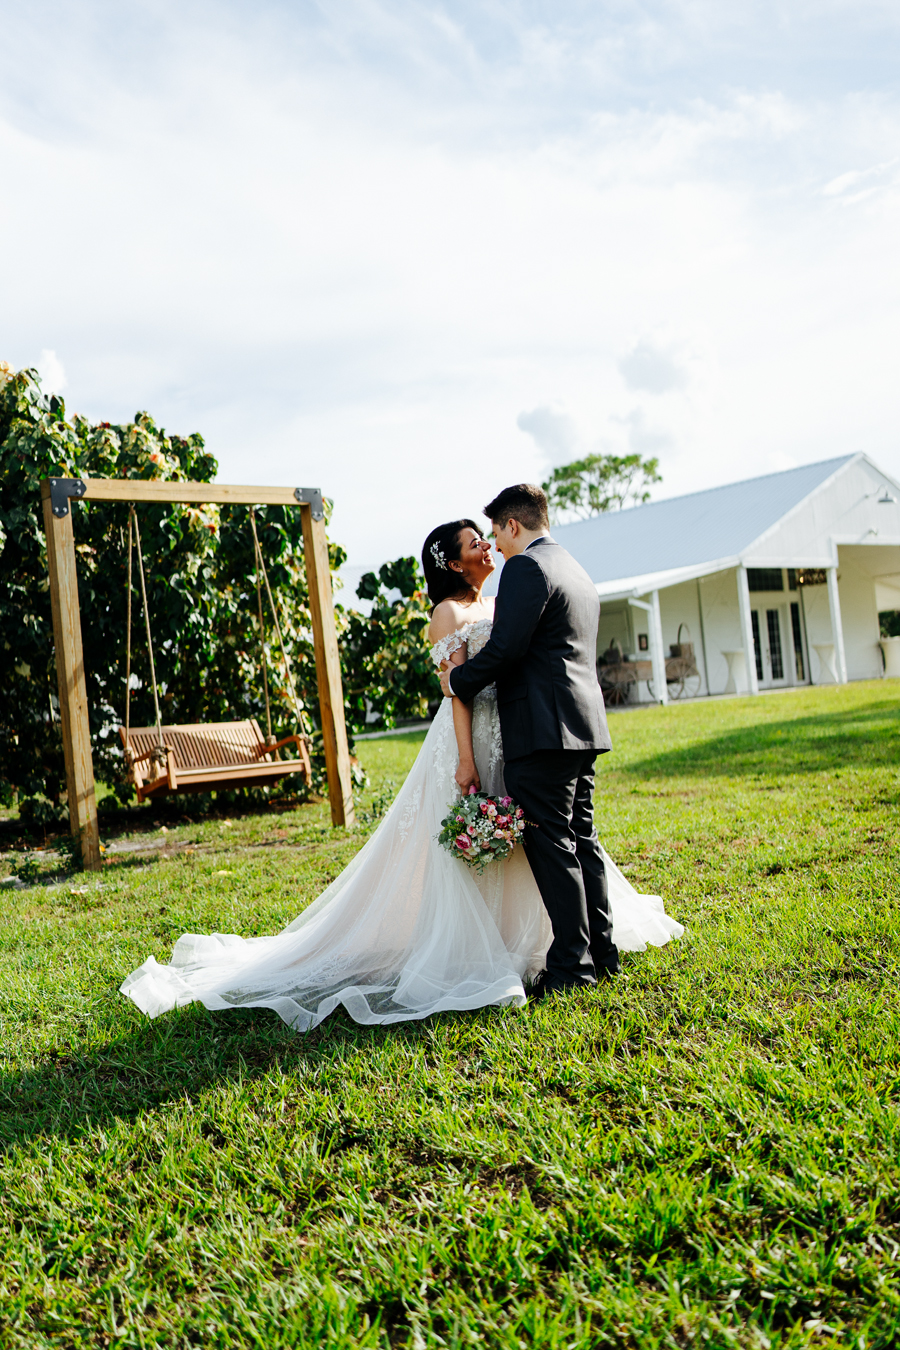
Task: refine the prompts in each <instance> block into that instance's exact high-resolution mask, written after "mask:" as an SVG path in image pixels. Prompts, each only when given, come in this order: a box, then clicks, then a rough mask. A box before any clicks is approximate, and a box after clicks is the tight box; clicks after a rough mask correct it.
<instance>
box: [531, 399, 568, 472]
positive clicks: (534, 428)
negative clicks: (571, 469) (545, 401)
mask: <svg viewBox="0 0 900 1350" xmlns="http://www.w3.org/2000/svg"><path fill="white" fill-rule="evenodd" d="M516 426H517V427H518V428H519V430H520V431H524V432H527V434H528V435H529V436H531V438H532V439H533V441H534V443H535V445H536V446H537V447H538V449H539V450H542V451H543V452H544V454H545V455H546V456H547V458H548V459H549V460H550V461H551V463H554V464H564V463H565V462H566V460H569V459H571V458H572V455H573V453H574V451H575V445H576V443H577V441H578V433H577V431H576V429H575V423H574V422H573V421H572V419H571V417H569V415H568V414H567V413H564V412H562V411H561V410H560V409H558V408H551V407H543V408H532V410H531V412H521V413H519V416H518V417H517V418H516Z"/></svg>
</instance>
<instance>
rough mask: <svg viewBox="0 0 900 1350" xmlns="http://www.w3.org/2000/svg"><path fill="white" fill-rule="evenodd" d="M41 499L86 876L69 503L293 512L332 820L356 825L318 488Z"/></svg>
mask: <svg viewBox="0 0 900 1350" xmlns="http://www.w3.org/2000/svg"><path fill="white" fill-rule="evenodd" d="M41 500H42V503H43V509H44V529H45V531H46V534H47V567H48V570H49V576H50V607H51V612H52V616H53V642H54V646H55V649H56V671H57V677H58V680H59V710H60V721H61V724H62V738H63V753H64V756H65V765H66V787H67V789H68V805H69V823H70V825H71V829H72V835H73V837H74V838H75V839H76V840H77V842H78V845H79V848H80V852H81V859H82V862H83V864H84V867H85V869H86V870H88V871H98V870H99V869H100V867H101V866H102V859H101V855H100V831H99V823H98V820H97V796H96V789H95V785H94V765H93V758H92V755H91V731H90V723H89V720H88V702H87V684H86V681H85V674H84V652H83V648H82V642H81V609H80V606H79V603H78V577H77V573H76V567H75V533H74V529H73V521H72V511H71V509H70V502H72V501H106V502H156V503H158V504H163V503H184V504H191V505H203V504H205V503H213V502H215V503H219V504H223V505H224V504H231V505H236V506H293V507H295V508H297V507H299V510H300V519H301V523H302V526H303V554H304V559H305V562H306V577H307V584H308V589H309V607H310V613H311V615H312V628H313V649H314V652H315V658H316V676H317V679H318V685H319V711H320V713H321V720H322V739H323V741H324V747H325V768H326V772H327V775H328V796H329V801H330V804H331V822H332V824H333V825H335V826H339V825H352V824H353V823H354V819H355V817H354V812H353V787H352V778H351V770H350V751H349V748H348V745H347V728H346V724H345V722H344V695H343V689H342V687H341V666H340V656H339V653H338V642H337V629H336V627H335V622H334V600H333V597H332V592H331V570H330V568H329V564H328V540H327V538H326V535H325V513H324V510H323V506H322V493H321V491H320V490H319V489H318V488H282V487H241V486H230V485H227V484H224V483H190V482H165V483H164V482H151V481H146V480H143V479H134V478H131V479H124V478H84V479H81V478H47V479H45V480H44V481H43V482H42V483H41Z"/></svg>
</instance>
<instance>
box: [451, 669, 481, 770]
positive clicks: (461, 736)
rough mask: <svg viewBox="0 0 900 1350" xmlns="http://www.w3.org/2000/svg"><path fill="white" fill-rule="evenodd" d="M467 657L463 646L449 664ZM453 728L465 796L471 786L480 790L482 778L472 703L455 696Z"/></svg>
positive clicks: (458, 768) (458, 767)
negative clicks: (477, 762) (477, 764)
mask: <svg viewBox="0 0 900 1350" xmlns="http://www.w3.org/2000/svg"><path fill="white" fill-rule="evenodd" d="M465 659H466V649H465V647H461V648H460V649H459V651H456V652H454V653H453V655H452V656H451V657H450V661H449V665H451V666H461V665H462V664H463V662H464V661H465ZM453 730H454V731H455V732H456V748H457V750H458V751H459V765H458V766H457V770H456V775H455V777H456V785H457V787H458V788H459V790H460V792H461V793H462V794H463V796H465V794H466V793H467V792H468V791H469V788H470V787H474V788H475V791H476V792H480V791H481V779H480V778H479V777H478V769H477V767H476V765H475V749H474V747H473V744H472V705H471V703H463V701H462V699H461V698H454V700H453Z"/></svg>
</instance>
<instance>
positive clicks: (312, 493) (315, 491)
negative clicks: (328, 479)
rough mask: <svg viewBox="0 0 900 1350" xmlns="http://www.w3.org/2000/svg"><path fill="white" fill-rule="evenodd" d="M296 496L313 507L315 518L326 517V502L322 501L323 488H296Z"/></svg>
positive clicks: (298, 499) (322, 518)
mask: <svg viewBox="0 0 900 1350" xmlns="http://www.w3.org/2000/svg"><path fill="white" fill-rule="evenodd" d="M294 496H295V497H296V498H297V501H298V502H301V503H302V504H303V505H304V506H309V507H311V508H312V518H313V520H324V519H325V503H324V502H323V501H322V489H321V488H294Z"/></svg>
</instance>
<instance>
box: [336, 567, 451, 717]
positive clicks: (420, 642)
mask: <svg viewBox="0 0 900 1350" xmlns="http://www.w3.org/2000/svg"><path fill="white" fill-rule="evenodd" d="M392 591H399V593H400V595H399V599H396V600H390V599H389V598H388V596H389V593H390V592H392ZM356 594H357V596H358V597H359V598H360V600H370V601H371V602H372V611H371V613H370V614H369V615H368V616H367V615H365V614H360V613H359V612H358V611H356V610H348V611H347V612H346V613H345V614H344V623H345V627H344V631H343V633H342V635H341V655H342V660H343V678H344V701H345V704H346V709H347V722H348V726H349V727H351V728H352V730H354V731H364V730H371V726H372V724H368V725H367V723H366V714H367V711H369V710H371V711H372V712H375V713H378V714H379V715H380V716H379V720H378V721H377V722H376V723H375V725H376V726H377V727H378V728H381V727H393V726H396V725H397V723H398V721H401V720H403V719H404V718H417V717H427V716H428V712H429V703H431V704H439V702H440V690H439V688H438V684H437V681H436V680H435V676H434V666H433V665H432V663H431V659H430V657H429V655H428V639H427V631H428V624H429V621H430V618H431V606H430V605H429V603H428V597H427V596H426V594H425V578H424V577H423V575H422V573H421V571H420V569H419V564H418V563H417V561H416V559H415V558H397V559H396V561H395V562H388V563H385V564H384V565H383V566H382V567H381V568H380V569H379V571H378V574H377V576H376V574H375V573H374V572H367V573H366V574H365V576H364V577H363V578H362V580H361V581H360V583H359V585H358V586H357V588H356Z"/></svg>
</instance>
